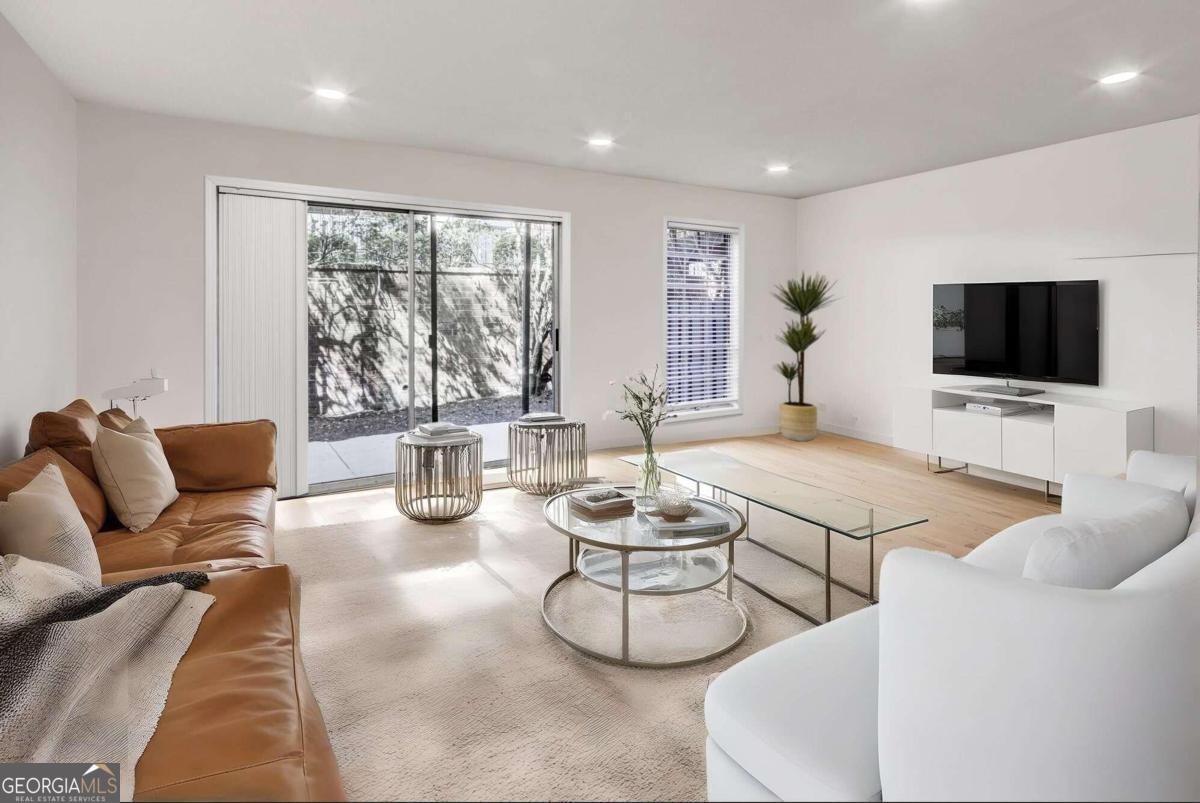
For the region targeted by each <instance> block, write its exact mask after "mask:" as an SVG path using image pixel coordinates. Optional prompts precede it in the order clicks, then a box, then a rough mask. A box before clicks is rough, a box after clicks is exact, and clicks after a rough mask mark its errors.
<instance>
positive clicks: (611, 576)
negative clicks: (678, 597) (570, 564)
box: [575, 547, 729, 596]
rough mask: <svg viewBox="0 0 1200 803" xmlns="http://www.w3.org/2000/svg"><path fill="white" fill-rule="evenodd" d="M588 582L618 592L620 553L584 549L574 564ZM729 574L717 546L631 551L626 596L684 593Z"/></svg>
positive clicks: (725, 562) (719, 580) (619, 586)
mask: <svg viewBox="0 0 1200 803" xmlns="http://www.w3.org/2000/svg"><path fill="white" fill-rule="evenodd" d="M575 568H576V570H577V571H578V572H579V574H580V575H581V576H582V577H583V578H584V579H586V580H588V581H589V582H592V583H595V584H596V585H598V586H601V587H603V588H608V589H611V590H613V591H620V590H621V554H620V553H619V552H613V551H610V550H607V549H595V548H591V547H584V548H582V549H581V550H580V551H579V559H578V560H577V561H576V564H575ZM728 572H729V560H728V559H727V558H726V556H725V552H724V551H723V550H722V549H721V548H720V547H708V548H707V549H695V550H688V551H685V552H631V553H630V554H629V593H630V594H644V595H649V596H653V595H662V596H665V595H670V594H687V593H690V592H692V591H700V590H702V589H705V588H709V587H711V586H714V585H716V584H717V583H719V582H721V580H723V579H725V577H726V575H727V574H728Z"/></svg>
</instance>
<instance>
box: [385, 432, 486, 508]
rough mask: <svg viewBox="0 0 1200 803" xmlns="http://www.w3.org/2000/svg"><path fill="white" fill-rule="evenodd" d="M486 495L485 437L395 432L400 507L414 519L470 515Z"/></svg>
mask: <svg viewBox="0 0 1200 803" xmlns="http://www.w3.org/2000/svg"><path fill="white" fill-rule="evenodd" d="M482 499H483V437H482V436H481V435H479V434H478V433H476V432H467V433H464V434H462V435H456V436H454V437H453V438H438V439H436V440H435V439H430V438H426V437H424V436H421V435H419V434H417V433H415V432H405V433H404V434H402V435H400V436H399V437H397V438H396V508H397V509H398V510H399V511H400V512H401V513H403V514H404V515H405V516H408V517H409V518H410V519H412V520H413V521H424V522H430V523H441V522H447V521H458V520H459V519H461V518H465V517H467V516H470V515H471V514H472V513H474V512H475V511H476V510H477V509H478V508H479V503H480V501H481V500H482Z"/></svg>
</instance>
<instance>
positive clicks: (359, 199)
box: [204, 175, 572, 479]
mask: <svg viewBox="0 0 1200 803" xmlns="http://www.w3.org/2000/svg"><path fill="white" fill-rule="evenodd" d="M220 187H223V188H225V189H226V190H229V189H235V190H240V191H244V192H246V193H247V194H252V195H267V196H278V197H290V198H295V199H297V200H303V201H308V202H320V201H328V202H332V203H341V204H357V205H364V206H375V207H388V206H394V207H397V208H402V209H404V210H413V211H429V212H446V213H462V212H471V213H475V214H480V215H495V216H497V217H506V216H519V217H523V218H527V219H532V220H539V219H544V220H547V221H555V222H558V223H560V224H561V225H560V226H559V254H558V257H559V259H558V276H557V282H556V286H555V299H554V300H555V326H556V327H557V328H558V330H559V340H558V353H557V354H555V357H554V358H555V360H556V361H557V363H558V372H557V380H558V386H557V387H556V388H555V389H554V390H555V393H556V394H557V395H558V404H559V409H560V410H561V411H562V413H563V414H564V415H567V416H568V417H569V416H570V411H571V408H572V404H571V397H570V387H571V383H570V381H569V379H568V376H569V371H568V370H567V369H568V367H569V365H570V362H571V360H570V354H571V326H570V317H571V304H570V303H569V300H570V298H571V213H570V212H561V211H555V210H549V209H535V208H531V207H523V206H506V205H502V204H486V203H478V202H464V201H452V200H446V199H438V198H425V197H419V196H413V195H399V194H395V193H387V192H368V191H365V190H353V189H345V188H338V187H323V186H318V185H312V184H293V183H289V182H282V181H263V180H260V179H248V178H237V177H232V176H212V175H209V176H205V177H204V420H205V421H207V422H215V421H216V420H217V412H218V411H217V408H218V403H217V399H218V394H217V359H218V356H217V351H218V349H217V334H218V332H217V257H218V252H219V249H218V239H217V235H218V229H217V227H218V225H219V221H218V215H217V190H218V188H220ZM301 253H304V250H303V249H302V250H301ZM301 295H302V297H303V294H301ZM301 320H307V314H305V315H302V316H301ZM297 337H298V338H299V339H300V341H302V345H303V350H304V353H305V354H307V350H308V333H307V330H306V329H304V328H303V327H301V331H300V332H298V333H297ZM298 381H299V382H301V383H302V385H301V387H298V388H297V394H298V398H299V399H301V400H303V402H304V404H305V406H306V407H307V399H308V388H307V382H308V371H307V370H305V371H303V372H301V373H300V376H299V380H298ZM306 479H307V478H306Z"/></svg>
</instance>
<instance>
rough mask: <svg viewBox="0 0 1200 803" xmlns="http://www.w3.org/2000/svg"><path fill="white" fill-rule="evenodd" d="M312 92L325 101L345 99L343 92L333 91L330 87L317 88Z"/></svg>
mask: <svg viewBox="0 0 1200 803" xmlns="http://www.w3.org/2000/svg"><path fill="white" fill-rule="evenodd" d="M314 92H315V94H316V96H317V97H319V98H325V100H345V99H346V93H345V92H343V91H342V90H340V89H333V88H331V87H325V86H322V87H318V88H317V89H315V90H314Z"/></svg>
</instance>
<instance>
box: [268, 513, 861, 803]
mask: <svg viewBox="0 0 1200 803" xmlns="http://www.w3.org/2000/svg"><path fill="white" fill-rule="evenodd" d="M355 498H359V499H362V500H363V501H362V505H363V510H361V511H354V515H349V514H347V512H346V505H347V504H348V502H350V501H352V500H353V499H355ZM541 503H542V500H541V499H539V498H536V497H531V496H527V495H524V494H520V493H517V492H515V491H512V490H498V491H488V492H487V493H485V494H484V503H483V506H482V508H481V509H480V511H479V512H478V513H476V514H475V515H474V516H472V517H471V518H470V519H467V520H466V521H464V522H460V523H457V524H453V525H443V526H429V525H418V524H414V523H412V522H409V521H407V520H406V519H404V518H402V517H400V516H399V515H397V514H395V511H394V508H392V507H391V501H390V498H388V497H387V496H386V495H385V494H383V493H380V492H374V495H364V494H357V495H344V496H343V499H342V501H341V502H331V503H329V504H330V505H331V507H330V510H331V511H335V512H333V513H331V514H330V515H329V516H327V517H322V515H321V513H320V511H321V508H320V507H319V505H321V504H324V503H323V502H320V501H318V502H316V503H307V504H315V505H316V507H314V509H315V510H316V511H317V515H316V517H315V518H316V520H318V521H324V520H328V521H329V523H328V524H325V525H323V526H317V527H308V528H304V529H290V530H289V529H281V530H280V532H279V534H278V540H277V554H278V559H279V560H280V561H282V562H286V563H288V564H289V565H290V566H291V567H292V569H293V571H294V572H295V573H296V574H298V575H299V576H300V578H301V583H302V585H301V588H302V604H301V628H302V631H301V632H302V638H301V646H302V650H303V655H304V661H305V664H306V665H307V668H308V672H309V675H310V678H311V680H312V684H313V687H314V689H315V691H316V695H317V698H318V699H319V701H320V703H321V708H322V711H323V712H324V715H325V721H326V724H327V725H328V727H329V731H330V736H331V738H332V741H333V747H334V750H335V752H336V753H337V756H338V761H339V764H340V766H341V771H342V775H343V777H344V779H345V784H346V790H347V793H348V794H349V795H350V796H351V797H352V798H355V799H364V800H381V799H382V800H389V799H429V798H432V799H444V800H463V799H468V800H484V799H493V800H494V799H497V798H502V799H543V800H544V799H590V800H627V799H641V800H645V799H651V800H668V799H670V800H687V799H697V800H698V799H703V798H704V796H705V777H704V737H705V729H704V711H703V709H704V693H705V689H706V687H707V684H708V682H709V680H710V678H711V677H712V676H713V675H714V674H716V673H718V672H720V671H721V670H723V669H725V668H726V667H728V666H730V665H731V664H733V663H735V662H737V661H738V660H740V659H742V658H744V657H746V656H747V655H750V654H751V653H753V652H755V651H757V650H760V649H762V648H763V647H765V646H767V645H769V644H772V643H774V642H776V641H778V640H780V639H782V638H786V637H788V636H791V635H794V634H796V633H799V632H801V631H803V630H805V629H807V628H808V627H810V625H808V623H806V622H804V621H803V620H801V619H800V618H798V617H796V616H795V615H793V614H791V613H789V612H787V611H785V610H784V609H783V608H781V607H779V606H777V605H775V604H774V603H772V602H770V601H768V600H766V599H765V598H763V597H762V596H759V595H758V594H756V593H754V592H752V591H750V590H749V589H747V588H746V587H745V586H743V585H741V584H740V583H739V584H737V585H736V586H735V598H736V599H737V600H738V601H739V602H741V603H742V604H743V605H744V606H745V610H746V612H747V614H748V616H749V619H750V622H751V626H750V631H749V634H748V635H747V637H746V640H745V641H744V642H743V643H742V644H741V645H740V646H739V647H737V648H736V649H735V650H733V651H732V652H730V653H728V654H726V655H724V656H722V657H720V658H718V659H715V660H713V661H710V662H707V663H704V664H700V665H698V666H693V667H688V668H683V669H631V668H625V667H619V666H614V665H611V664H606V663H602V662H600V661H596V660H593V659H590V658H588V657H585V656H583V655H581V654H580V653H578V652H576V651H574V650H572V649H571V648H570V647H568V646H567V645H565V644H563V643H562V642H560V641H559V640H558V639H557V638H555V636H554V635H553V634H551V633H550V632H549V631H548V630H547V628H546V627H545V625H544V624H543V622H542V618H541V612H540V604H541V596H542V593H543V591H544V590H545V588H546V586H547V585H548V584H549V583H550V582H551V581H552V580H553V579H554V578H555V577H557V576H558V575H559V574H560V573H561V572H563V571H564V570H565V568H566V563H567V545H566V540H565V538H564V537H563V536H561V535H559V534H557V533H555V532H554V531H553V530H551V529H550V528H549V527H547V526H546V525H545V523H544V522H543V521H542V516H541ZM339 505H340V508H339V507H338V506H339ZM337 510H340V511H341V512H340V513H338V512H336V511H337ZM764 529H765V528H764ZM739 549H741V546H740V545H739ZM752 549H753V547H750V546H746V548H745V549H741V551H740V552H739V553H738V558H739V566H741V565H742V558H743V555H744V556H745V559H746V561H747V566H746V570H747V571H749V570H751V569H755V570H757V571H760V572H763V573H767V574H769V573H770V572H772V571H777V570H780V569H781V566H782V564H781V562H780V561H778V560H773V561H766V560H762V556H761V555H760V556H752V555H751V551H752ZM855 562H860V561H857V560H856V561H855ZM760 563H761V565H757V564H760ZM751 564H755V565H751ZM864 572H865V569H864ZM777 582H778V583H779V584H780V585H781V586H785V587H789V588H790V587H795V586H797V585H798V584H797V583H794V582H787V581H785V580H782V579H778V578H777ZM595 591H596V593H600V594H607V593H611V592H605V591H602V590H600V589H596V590H595ZM706 593H711V592H706ZM799 599H803V600H805V601H808V602H814V603H815V602H816V601H818V600H821V601H823V589H822V587H821V586H820V583H819V582H816V581H812V582H810V583H809V584H808V587H807V590H805V591H804V592H803V593H801V594H800V595H799ZM822 604H823V602H822ZM797 727H803V723H802V722H797Z"/></svg>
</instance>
